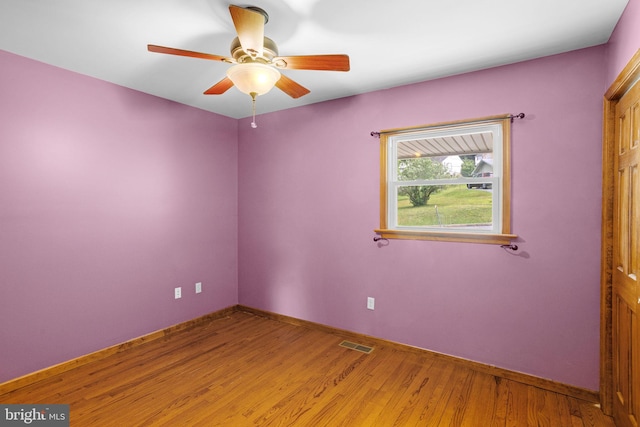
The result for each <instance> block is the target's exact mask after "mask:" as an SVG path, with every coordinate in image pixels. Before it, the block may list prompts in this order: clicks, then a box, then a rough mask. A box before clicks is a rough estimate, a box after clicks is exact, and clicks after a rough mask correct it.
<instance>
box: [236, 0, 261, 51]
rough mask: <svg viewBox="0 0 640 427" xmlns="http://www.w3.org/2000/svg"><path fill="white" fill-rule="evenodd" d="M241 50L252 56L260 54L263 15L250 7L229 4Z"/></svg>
mask: <svg viewBox="0 0 640 427" xmlns="http://www.w3.org/2000/svg"><path fill="white" fill-rule="evenodd" d="M229 12H231V19H232V20H233V25H234V26H235V27H236V32H237V33H238V39H240V45H241V46H242V50H244V51H245V52H246V53H248V54H249V55H251V56H252V57H256V56H261V55H262V52H263V46H264V24H265V16H264V15H263V14H262V13H260V12H257V11H255V10H251V9H245V8H243V7H238V6H234V5H229Z"/></svg>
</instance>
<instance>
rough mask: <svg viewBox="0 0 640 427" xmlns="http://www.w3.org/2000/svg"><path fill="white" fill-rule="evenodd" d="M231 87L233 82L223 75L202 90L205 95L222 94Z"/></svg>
mask: <svg viewBox="0 0 640 427" xmlns="http://www.w3.org/2000/svg"><path fill="white" fill-rule="evenodd" d="M232 87H233V82H232V81H231V79H230V78H229V77H225V78H224V79H222V80H220V81H219V82H218V83H216V84H214V85H213V86H211V87H210V88H209V89H207V90H205V91H204V94H205V95H222V94H223V93H225V92H226V91H228V90H229V89H231V88H232Z"/></svg>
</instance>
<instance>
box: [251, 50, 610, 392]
mask: <svg viewBox="0 0 640 427" xmlns="http://www.w3.org/2000/svg"><path fill="white" fill-rule="evenodd" d="M603 60H604V47H602V46H599V47H595V48H590V49H585V50H581V51H576V52H572V53H568V54H563V55H557V56H552V57H547V58H542V59H538V60H534V61H529V62H524V63H519V64H515V65H510V66H504V67H499V68H494V69H490V70H486V71H480V72H475V73H470V74H465V75H460V76H455V77H450V78H445V79H440V80H436V81H430V82H425V83H421V84H415V85H410V86H405V87H399V88H394V89H389V90H385V91H379V92H374V93H368V94H365V95H361V96H355V97H350V98H344V99H340V100H336V101H332V102H326V103H322V104H316V105H312V106H307V107H301V108H296V109H292V110H287V111H282V112H278V113H272V114H267V115H263V116H260V117H259V123H258V124H259V128H258V129H257V130H253V129H251V127H250V126H249V120H241V121H240V122H239V123H240V126H239V140H240V147H239V153H238V156H239V213H240V217H239V218H240V220H239V301H240V303H241V304H245V305H249V306H252V307H257V308H260V309H264V310H269V311H274V312H277V313H281V314H285V315H289V316H293V317H297V318H302V319H306V320H310V321H313V322H319V323H323V324H327V325H331V326H335V327H338V328H344V329H348V330H353V331H357V332H361V333H364V334H369V335H373V336H377V337H381V338H385V339H389V340H392V341H397V342H401V343H406V344H410V345H414V346H418V347H422V348H426V349H430V350H434V351H437V352H442V353H447V354H451V355H454V356H458V357H462V358H468V359H472V360H475V361H479V362H482V363H487V364H492V365H497V366H499V367H502V368H506V369H511V370H516V371H521V372H525V373H528V374H532V375H536V376H540V377H545V378H550V379H553V380H556V381H560V382H563V383H567V384H572V385H575V386H578V387H583V388H587V389H592V390H597V389H598V357H599V270H600V213H601V212H600V188H601V180H600V175H601V121H602V119H601V116H602V112H601V111H602V110H601V107H602V93H603V90H602V82H603V81H604V78H605V77H604V73H605V70H604V67H603V66H602V64H603ZM354 66H357V64H354ZM520 112H524V113H525V114H526V118H525V119H524V120H519V121H516V122H515V123H514V126H513V149H512V151H513V153H512V168H513V192H512V201H513V204H512V216H513V222H512V224H513V227H512V230H513V232H515V233H516V234H518V235H519V236H520V239H519V240H518V241H517V244H518V245H519V246H520V248H521V249H520V250H519V251H518V252H517V253H512V252H509V251H506V250H503V249H501V248H500V247H499V246H492V245H481V244H462V243H446V242H426V241H402V240H392V241H391V242H390V243H389V245H388V246H382V245H378V244H376V243H374V242H373V240H372V239H373V237H374V233H373V229H374V228H376V227H378V225H379V188H378V185H379V184H378V182H379V141H378V139H375V138H373V137H371V136H370V132H371V131H374V130H380V129H385V128H396V127H402V126H413V125H419V124H427V123H434V122H441V121H450V120H458V119H464V118H474V117H482V116H489V115H494V114H502V113H513V114H517V113H520ZM367 296H372V297H375V298H376V309H375V310H374V311H370V310H367V309H366V297H367Z"/></svg>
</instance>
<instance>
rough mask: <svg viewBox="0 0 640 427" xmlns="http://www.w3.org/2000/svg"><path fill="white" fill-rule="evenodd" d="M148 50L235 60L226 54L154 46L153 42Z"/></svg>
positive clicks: (213, 59)
mask: <svg viewBox="0 0 640 427" xmlns="http://www.w3.org/2000/svg"><path fill="white" fill-rule="evenodd" d="M147 49H148V50H149V52H156V53H166V54H169V55H179V56H188V57H190V58H200V59H209V60H211V61H223V62H236V61H235V60H234V59H232V58H227V57H226V56H220V55H213V54H210V53H202V52H193V51H191V50H184V49H175V48H172V47H164V46H156V45H154V44H149V45H147Z"/></svg>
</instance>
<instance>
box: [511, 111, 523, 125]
mask: <svg viewBox="0 0 640 427" xmlns="http://www.w3.org/2000/svg"><path fill="white" fill-rule="evenodd" d="M509 118H510V119H511V123H513V120H514V119H524V113H520V114H516V115H515V116H514V115H511V116H509Z"/></svg>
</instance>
